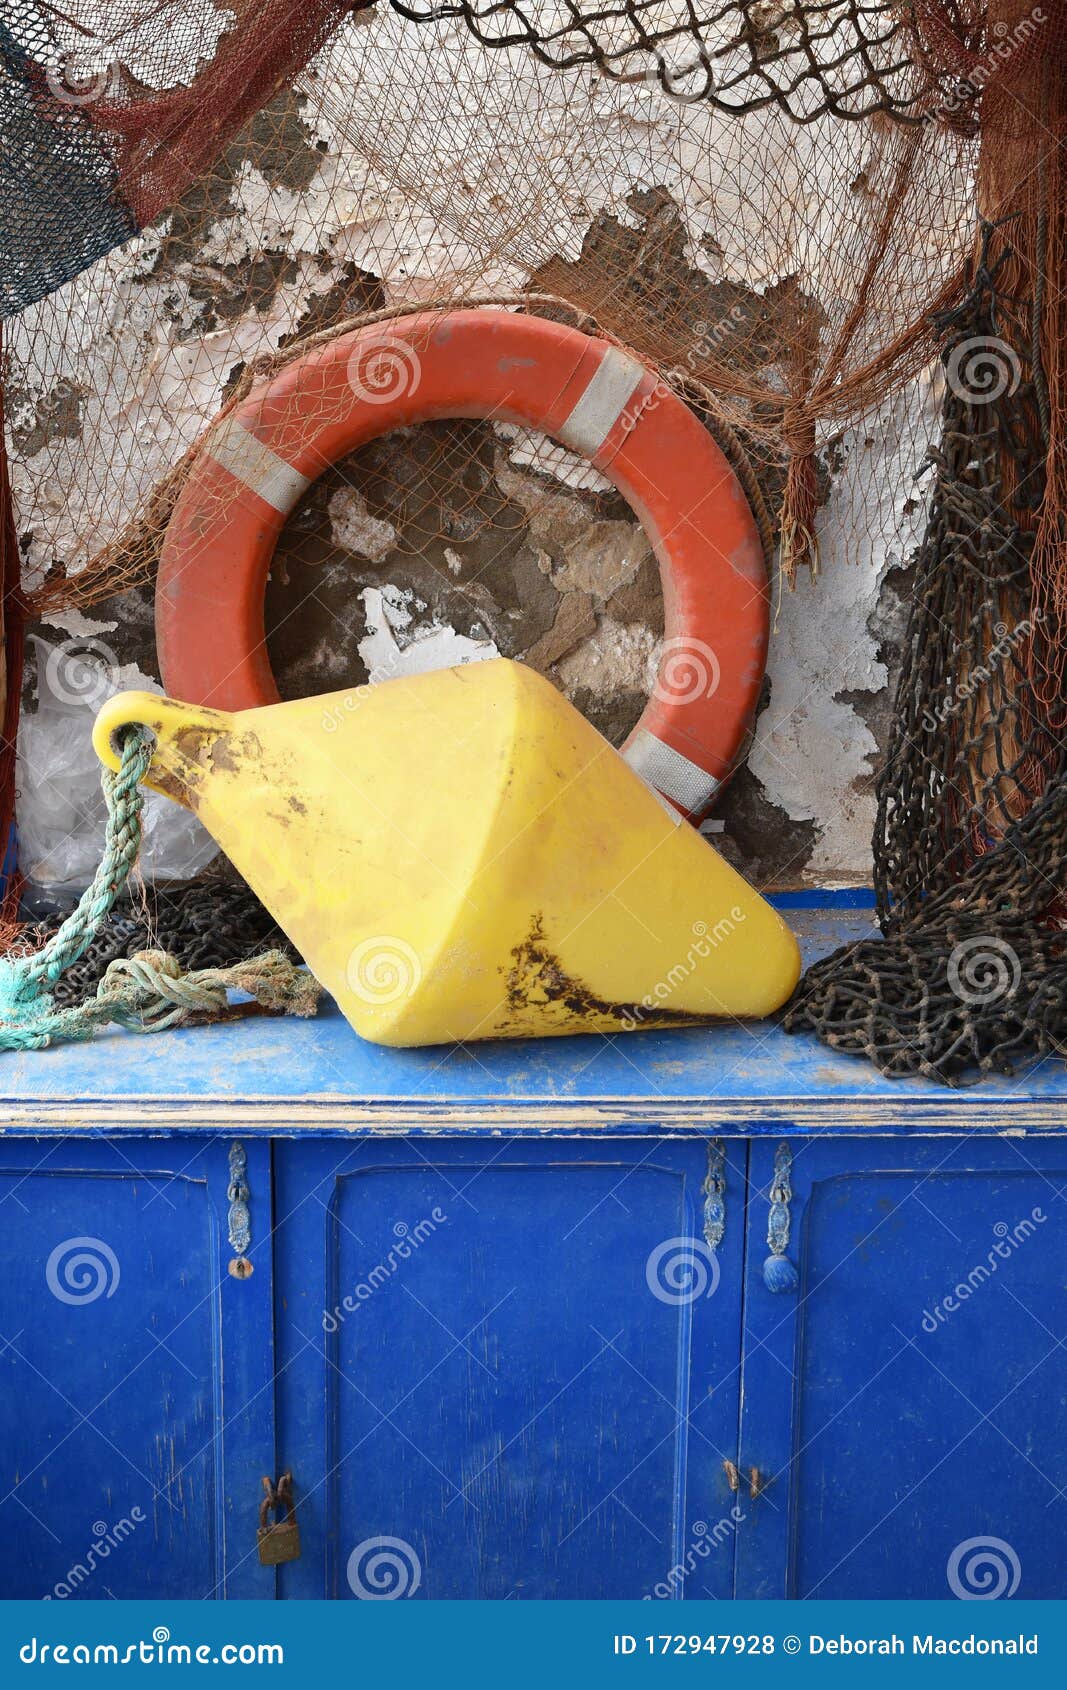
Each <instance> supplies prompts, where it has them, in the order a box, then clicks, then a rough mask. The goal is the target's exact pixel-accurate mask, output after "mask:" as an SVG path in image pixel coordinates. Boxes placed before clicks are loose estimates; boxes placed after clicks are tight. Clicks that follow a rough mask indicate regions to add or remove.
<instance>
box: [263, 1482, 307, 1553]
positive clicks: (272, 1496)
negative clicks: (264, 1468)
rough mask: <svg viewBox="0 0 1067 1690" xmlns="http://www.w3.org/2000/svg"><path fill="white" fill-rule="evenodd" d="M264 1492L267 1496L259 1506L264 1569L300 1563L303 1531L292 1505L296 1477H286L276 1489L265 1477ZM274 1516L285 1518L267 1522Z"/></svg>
mask: <svg viewBox="0 0 1067 1690" xmlns="http://www.w3.org/2000/svg"><path fill="white" fill-rule="evenodd" d="M263 1489H264V1491H265V1492H266V1495H265V1496H264V1498H263V1501H262V1502H261V1503H260V1505H259V1530H258V1532H257V1533H256V1541H257V1544H258V1547H259V1559H260V1562H261V1564H262V1565H263V1566H264V1567H278V1566H281V1564H282V1562H283V1561H297V1560H299V1559H300V1527H299V1525H298V1524H297V1519H296V1507H295V1505H294V1503H293V1475H292V1474H291V1473H283V1474H282V1476H281V1478H280V1479H279V1480H278V1484H277V1488H275V1486H274V1485H272V1484H271V1481H270V1480H269V1479H268V1478H266V1477H264V1480H263ZM283 1509H284V1511H285V1512H284V1514H282V1510H283ZM275 1513H277V1514H282V1517H281V1518H280V1519H277V1520H268V1518H267V1516H268V1514H275Z"/></svg>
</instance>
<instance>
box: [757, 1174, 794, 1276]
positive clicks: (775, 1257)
mask: <svg viewBox="0 0 1067 1690" xmlns="http://www.w3.org/2000/svg"><path fill="white" fill-rule="evenodd" d="M792 1170H793V1156H792V1153H791V1151H790V1149H789V1146H788V1144H785V1143H782V1144H780V1145H779V1146H778V1148H777V1150H776V1151H775V1153H774V1178H773V1180H772V1181H771V1208H770V1214H769V1215H768V1217H767V1245H768V1248H769V1249H770V1252H771V1253H770V1255H769V1256H768V1257H767V1260H766V1261H765V1262H764V1264H763V1283H764V1285H766V1287H767V1289H768V1291H795V1290H796V1288H797V1285H798V1283H799V1281H798V1279H797V1270H796V1268H795V1267H794V1266H793V1264H792V1262H791V1261H790V1260H789V1257H788V1256H787V1255H786V1250H787V1249H788V1248H789V1202H790V1199H791V1198H792V1195H793V1187H792V1185H791V1184H790V1175H791V1173H792Z"/></svg>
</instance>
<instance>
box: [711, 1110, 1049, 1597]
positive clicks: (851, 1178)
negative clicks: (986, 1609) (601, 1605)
mask: <svg viewBox="0 0 1067 1690" xmlns="http://www.w3.org/2000/svg"><path fill="white" fill-rule="evenodd" d="M789 1148H790V1150H791V1151H792V1158H791V1169H790V1168H788V1166H785V1167H783V1168H782V1170H781V1171H783V1172H785V1173H786V1174H787V1175H788V1178H789V1184H790V1186H791V1196H790V1200H789V1203H788V1212H789V1222H790V1239H789V1245H788V1254H789V1256H790V1257H791V1258H792V1260H793V1261H794V1262H795V1264H796V1266H797V1269H798V1273H799V1283H798V1286H797V1289H796V1291H795V1293H788V1292H779V1293H777V1294H772V1293H771V1292H770V1291H769V1290H768V1289H767V1287H766V1285H765V1283H764V1276H763V1262H764V1258H765V1257H766V1255H767V1253H768V1251H767V1244H766V1232H767V1221H768V1214H769V1201H770V1188H771V1184H772V1181H773V1179H774V1167H773V1164H774V1158H775V1154H776V1147H775V1145H774V1144H773V1143H766V1142H764V1143H758V1144H754V1145H753V1147H752V1155H751V1178H752V1191H751V1195H750V1200H749V1215H750V1221H749V1247H748V1252H747V1263H746V1295H745V1340H744V1342H745V1357H744V1414H743V1421H742V1437H741V1461H740V1466H741V1469H742V1480H743V1486H744V1489H743V1495H744V1496H745V1499H746V1500H745V1519H744V1521H743V1522H742V1524H741V1526H740V1528H739V1532H738V1548H737V1565H738V1585H737V1594H738V1595H739V1596H770V1597H778V1596H798V1597H824V1598H826V1597H927V1598H945V1599H948V1598H953V1597H964V1598H968V1599H969V1598H976V1599H990V1598H994V1597H997V1596H1009V1595H1012V1594H1015V1593H1016V1592H1017V1593H1018V1595H1019V1596H1020V1597H1060V1598H1062V1597H1064V1596H1067V1348H1065V1340H1067V1248H1065V1246H1067V1206H1065V1198H1067V1141H1064V1140H1061V1139H1053V1138H1049V1137H1044V1138H1006V1137H1005V1138H1001V1139H995V1140H990V1139H988V1138H983V1139H978V1138H970V1139H950V1140H947V1141H946V1140H944V1139H907V1138H893V1139H880V1140H866V1141H863V1140H861V1141H856V1140H852V1141H849V1140H845V1139H843V1138H836V1139H817V1140H809V1141H802V1140H797V1141H794V1142H793V1144H792V1145H791V1146H790V1147H789ZM780 1217H781V1210H779V1218H780ZM750 1493H755V1494H754V1495H753V1494H750Z"/></svg>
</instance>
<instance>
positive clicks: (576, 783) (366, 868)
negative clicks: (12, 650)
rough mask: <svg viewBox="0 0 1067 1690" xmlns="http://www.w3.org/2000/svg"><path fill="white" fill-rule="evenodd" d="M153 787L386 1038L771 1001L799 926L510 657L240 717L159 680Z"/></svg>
mask: <svg viewBox="0 0 1067 1690" xmlns="http://www.w3.org/2000/svg"><path fill="white" fill-rule="evenodd" d="M131 722H139V723H143V724H144V725H145V726H147V727H148V728H150V729H151V730H152V731H153V732H154V734H155V735H156V739H157V747H156V751H155V755H154V757H153V761H152V766H151V769H150V771H149V785H151V786H153V787H154V788H155V789H156V790H157V791H160V792H164V793H166V794H167V795H168V796H169V797H171V798H175V799H177V800H178V802H179V803H182V804H185V805H187V806H188V807H189V808H190V809H191V810H194V811H195V812H196V814H197V815H198V816H199V817H200V819H201V821H202V822H203V823H204V825H205V826H206V827H207V828H208V830H209V831H210V832H211V833H212V834H213V835H214V837H215V838H216V839H217V840H218V842H219V844H220V845H221V847H222V849H223V850H224V851H225V852H226V854H227V856H228V857H229V858H230V859H231V861H232V862H233V863H234V864H235V865H236V867H237V868H238V869H239V870H240V872H241V873H242V874H243V875H244V877H245V879H246V880H247V881H248V882H249V884H250V885H251V886H252V887H253V889H254V890H255V892H256V893H257V894H258V896H259V897H260V899H261V900H262V901H263V903H264V904H266V906H267V908H268V909H269V910H270V911H271V913H272V914H273V916H274V917H275V919H276V921H277V922H278V924H279V926H281V927H282V928H283V929H284V930H285V932H286V933H287V934H288V935H289V937H290V939H291V940H292V941H293V944H294V945H295V946H296V947H297V949H298V950H299V952H300V953H301V955H302V956H303V957H304V959H305V961H306V962H307V964H308V966H309V968H310V969H311V970H312V972H313V973H314V974H315V975H316V977H317V978H318V979H319V980H320V981H321V982H322V984H323V985H324V986H325V987H326V988H327V989H328V990H329V991H330V992H331V993H332V994H333V996H334V997H335V998H336V999H337V1002H338V1003H339V1004H340V1006H341V1009H342V1010H343V1011H344V1013H345V1015H346V1016H347V1017H348V1019H349V1021H350V1022H351V1023H352V1025H353V1026H354V1027H355V1028H356V1030H357V1032H359V1033H361V1034H362V1035H363V1037H364V1038H367V1039H373V1040H375V1041H376V1042H377V1043H379V1044H390V1045H422V1044H440V1043H446V1042H451V1041H453V1040H468V1039H491V1038H518V1037H522V1036H526V1035H529V1034H542V1033H584V1032H604V1033H615V1032H619V1031H622V1030H627V1031H629V1030H632V1029H634V1028H637V1027H658V1026H666V1025H671V1024H677V1023H684V1022H688V1021H694V1020H704V1019H706V1018H708V1017H712V1016H722V1015H728V1016H759V1015H766V1014H768V1013H770V1011H772V1010H774V1009H777V1008H778V1007H779V1005H781V1004H782V1003H784V1001H785V999H786V998H787V997H788V996H789V995H790V993H791V992H792V990H793V987H794V986H795V984H796V980H797V976H798V973H799V957H798V953H797V947H796V942H795V940H794V938H793V936H792V934H791V933H790V931H789V929H788V928H787V927H786V925H785V923H784V922H783V921H782V920H781V918H780V917H779V916H778V915H777V914H776V913H775V911H774V910H773V909H771V907H770V905H769V904H767V903H766V902H765V901H764V900H763V899H762V898H761V897H760V896H759V895H758V893H756V892H754V891H753V890H752V888H751V887H750V886H748V885H747V883H746V882H745V881H744V880H743V879H742V878H741V876H740V875H739V874H737V873H736V872H735V871H734V870H733V869H732V868H731V867H730V866H729V864H727V863H725V862H724V861H723V859H722V858H721V857H720V856H719V855H718V853H717V852H716V851H715V850H714V849H713V848H712V847H711V846H710V845H709V844H708V843H707V842H706V841H705V840H704V839H702V838H701V836H700V835H699V834H698V833H697V832H696V831H695V830H694V829H693V828H691V827H689V826H688V825H687V824H686V823H683V822H681V821H679V820H678V819H677V818H676V817H675V816H673V815H672V814H669V813H668V812H667V810H666V809H665V807H664V805H663V803H661V801H660V800H659V799H658V798H657V797H655V796H654V795H653V793H652V792H651V791H650V790H649V788H648V787H646V786H645V784H644V783H643V781H641V780H640V778H639V777H638V776H637V775H635V774H634V773H633V771H632V770H631V769H630V768H629V767H628V766H627V764H626V763H625V762H624V761H623V759H622V758H621V757H620V756H619V755H618V753H617V752H616V751H614V750H613V749H612V747H611V746H610V745H609V744H608V743H607V741H606V740H605V739H603V738H602V737H601V735H600V734H599V733H597V731H596V729H595V728H593V727H591V726H590V724H589V723H588V722H587V721H585V719H584V718H583V717H582V716H581V715H579V713H578V711H577V710H575V709H573V708H572V706H571V705H570V704H568V703H567V701H566V699H564V698H563V697H562V696H561V694H560V693H558V692H557V691H556V690H555V688H554V687H552V686H551V685H550V683H549V682H548V681H546V680H544V679H542V677H541V676H539V675H538V674H536V673H535V671H534V670H532V669H529V668H526V667H525V666H523V665H522V664H518V663H511V662H509V661H507V660H506V659H503V658H501V659H499V660H493V661H491V662H486V663H475V664H470V665H468V666H466V667H463V668H459V669H443V670H438V671H436V672H433V673H430V674H426V675H418V676H412V677H404V678H402V679H398V680H393V681H386V682H383V683H381V684H380V685H378V686H374V687H369V686H368V687H360V688H358V689H356V690H354V691H351V692H339V693H333V694H330V695H328V696H326V697H323V698H306V699H301V700H299V701H297V702H295V703H291V704H273V705H268V706H266V707H264V708H263V709H259V710H244V711H241V712H239V713H237V714H234V715H227V714H224V713H223V712H220V711H217V710H207V709H201V708H199V707H196V706H193V705H187V704H181V703H179V702H177V701H176V700H173V699H167V698H159V697H156V696H154V695H152V694H151V693H121V694H120V695H119V696H118V697H116V698H113V699H110V700H109V701H108V703H107V704H106V705H105V706H104V708H103V709H102V710H101V712H100V714H99V716H98V718H97V722H96V729H95V734H94V743H95V746H96V750H97V753H98V755H99V756H100V758H101V759H102V760H103V761H104V762H106V763H107V764H109V765H110V767H112V768H117V767H118V760H117V757H116V752H115V748H114V743H113V739H112V736H113V734H114V733H115V732H116V730H117V729H119V728H120V727H122V726H123V725H125V724H127V723H131Z"/></svg>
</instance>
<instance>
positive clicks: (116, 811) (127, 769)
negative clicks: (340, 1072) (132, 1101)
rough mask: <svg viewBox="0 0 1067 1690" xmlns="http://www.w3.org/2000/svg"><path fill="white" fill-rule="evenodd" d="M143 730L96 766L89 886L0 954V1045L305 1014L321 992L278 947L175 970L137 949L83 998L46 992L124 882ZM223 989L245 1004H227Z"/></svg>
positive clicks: (141, 772)
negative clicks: (43, 929)
mask: <svg viewBox="0 0 1067 1690" xmlns="http://www.w3.org/2000/svg"><path fill="white" fill-rule="evenodd" d="M153 748H154V741H153V737H152V735H151V733H150V732H149V731H148V730H147V729H145V728H142V727H139V726H135V725H131V726H130V727H128V728H126V729H124V730H123V732H122V756H121V762H120V766H119V768H118V770H117V772H116V771H113V770H111V769H104V770H103V772H102V774H101V786H102V787H103V792H104V799H105V802H106V804H107V824H106V827H105V831H104V852H103V856H102V857H101V859H100V865H99V867H98V868H97V871H96V873H95V875H94V876H93V880H92V884H91V885H90V886H89V887H88V888H87V889H86V891H85V892H83V893H82V896H81V898H80V899H79V900H78V904H77V906H76V908H75V909H74V910H72V912H71V914H70V915H69V916H68V917H67V919H66V921H65V922H64V923H63V925H62V926H61V927H60V928H59V929H58V930H57V932H55V933H54V934H53V935H52V937H51V938H50V939H49V941H48V943H47V944H45V945H43V946H42V947H41V949H40V950H38V951H32V952H30V953H29V954H27V955H25V956H13V957H5V958H3V959H0V1050H43V1049H45V1047H46V1046H48V1045H50V1044H52V1043H53V1042H55V1041H56V1040H57V1039H71V1040H76V1039H88V1038H91V1037H92V1035H93V1033H94V1032H95V1031H96V1029H97V1028H98V1027H103V1026H106V1025H108V1023H110V1022H115V1023H117V1024H118V1025H119V1026H121V1027H125V1028H126V1029H127V1030H128V1031H130V1032H135V1033H157V1032H162V1031H163V1029H164V1028H167V1027H177V1026H181V1025H182V1024H183V1023H188V1022H191V1021H220V1020H224V1019H228V1018H229V1017H230V1016H232V1015H240V1014H246V1013H248V1012H249V1010H251V1009H253V1008H260V1009H263V1010H265V1011H267V1012H270V1013H275V1014H279V1013H284V1014H287V1015H314V1013H315V1010H316V1008H317V1006H318V999H319V996H320V992H321V988H320V986H319V984H318V982H317V981H316V980H315V979H314V978H313V976H312V975H310V974H308V973H307V972H306V971H305V970H303V969H301V968H298V967H297V966H296V965H295V964H294V963H293V962H291V961H290V959H289V958H288V957H287V956H286V955H285V953H284V952H283V951H277V950H275V951H265V952H264V953H263V954H262V955H261V956H258V957H252V958H250V959H249V960H248V961H247V962H240V963H235V964H234V965H233V966H232V967H230V968H198V969H192V970H190V971H189V972H188V973H183V971H182V967H181V964H180V963H179V961H178V959H177V957H174V956H172V955H170V953H169V952H167V951H138V952H137V954H136V956H133V957H119V958H118V959H117V960H116V961H114V962H112V963H111V964H110V966H109V967H108V969H107V972H106V974H105V975H104V977H103V979H102V980H101V981H100V983H99V985H98V986H97V989H96V997H95V998H90V999H89V1000H88V1001H87V1002H85V1003H80V1004H74V1005H72V1006H70V1007H67V1008H63V1009H57V1008H56V1007H55V1006H54V1003H53V1000H52V994H51V988H52V986H54V985H55V983H56V981H57V980H59V978H60V977H61V975H63V974H64V973H65V971H66V970H67V969H68V968H70V967H72V966H73V965H74V963H76V962H79V961H80V960H81V958H82V957H83V956H84V955H85V953H86V951H87V950H88V949H89V946H90V945H91V944H92V942H93V940H94V939H95V937H96V935H97V934H98V933H99V931H100V929H101V927H102V926H103V924H104V922H105V921H106V920H107V917H108V915H109V914H110V913H111V910H112V909H113V907H114V905H115V901H116V899H117V898H118V896H119V894H120V893H121V891H122V889H123V887H124V886H125V885H126V882H127V881H128V879H129V877H130V875H131V873H132V872H133V869H134V867H135V865H136V863H137V858H138V855H139V853H140V849H141V837H142V813H143V810H144V793H143V792H142V790H141V783H142V782H143V780H144V778H145V776H146V775H147V773H148V768H149V765H150V763H151V761H152V752H153ZM231 991H239V992H243V993H245V994H247V996H248V997H249V998H250V999H251V1003H249V1004H245V1005H232V1004H231V1003H230V999H229V993H230V992H231Z"/></svg>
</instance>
